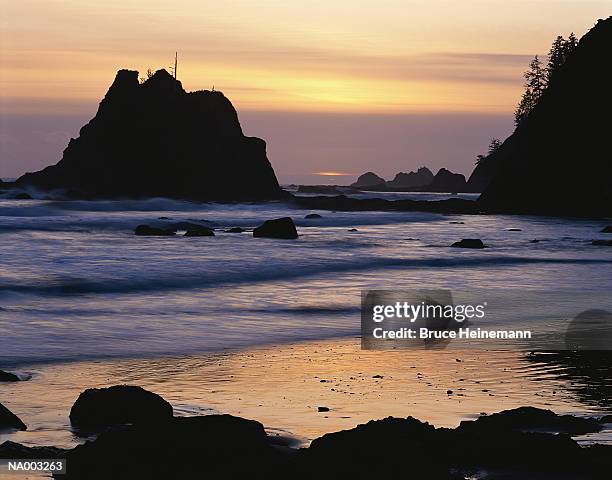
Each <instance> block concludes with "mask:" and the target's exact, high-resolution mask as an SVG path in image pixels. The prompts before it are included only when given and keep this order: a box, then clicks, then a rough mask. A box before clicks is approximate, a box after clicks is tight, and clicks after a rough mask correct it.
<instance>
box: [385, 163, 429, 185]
mask: <svg viewBox="0 0 612 480" xmlns="http://www.w3.org/2000/svg"><path fill="white" fill-rule="evenodd" d="M433 180H434V174H433V173H432V172H431V170H429V168H427V167H420V168H419V169H418V170H417V171H416V172H410V173H404V172H400V173H398V174H397V175H395V178H394V179H393V180H391V181H389V182H387V187H389V188H393V189H395V188H409V189H413V188H418V187H427V186H429V185H430V184H431V182H433Z"/></svg>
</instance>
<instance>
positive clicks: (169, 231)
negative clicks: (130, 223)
mask: <svg viewBox="0 0 612 480" xmlns="http://www.w3.org/2000/svg"><path fill="white" fill-rule="evenodd" d="M134 233H135V234H136V235H141V236H161V237H167V236H171V235H174V234H175V233H176V230H174V229H173V228H157V227H151V226H149V225H138V226H137V227H136V228H135V229H134Z"/></svg>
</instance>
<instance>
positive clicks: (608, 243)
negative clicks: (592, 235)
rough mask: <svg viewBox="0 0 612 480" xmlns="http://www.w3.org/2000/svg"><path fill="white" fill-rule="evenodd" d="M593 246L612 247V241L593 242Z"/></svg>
mask: <svg viewBox="0 0 612 480" xmlns="http://www.w3.org/2000/svg"><path fill="white" fill-rule="evenodd" d="M591 244H592V245H596V246H598V247H612V240H593V241H592V242H591Z"/></svg>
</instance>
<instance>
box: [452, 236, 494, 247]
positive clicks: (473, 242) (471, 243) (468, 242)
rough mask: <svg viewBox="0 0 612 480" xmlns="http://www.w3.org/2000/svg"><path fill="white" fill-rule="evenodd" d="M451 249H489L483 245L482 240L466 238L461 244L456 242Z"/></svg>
mask: <svg viewBox="0 0 612 480" xmlns="http://www.w3.org/2000/svg"><path fill="white" fill-rule="evenodd" d="M451 247H457V248H487V246H486V245H485V244H484V243H482V240H481V239H480V238H464V239H462V240H461V241H460V242H455V243H453V244H452V245H451Z"/></svg>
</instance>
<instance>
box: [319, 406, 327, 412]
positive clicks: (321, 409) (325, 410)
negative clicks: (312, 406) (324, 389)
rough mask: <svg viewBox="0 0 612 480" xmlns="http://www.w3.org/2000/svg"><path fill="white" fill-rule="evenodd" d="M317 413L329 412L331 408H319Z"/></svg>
mask: <svg viewBox="0 0 612 480" xmlns="http://www.w3.org/2000/svg"><path fill="white" fill-rule="evenodd" d="M317 412H329V407H317Z"/></svg>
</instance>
